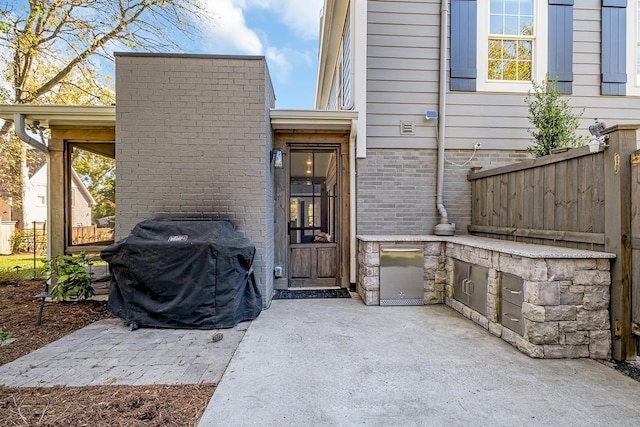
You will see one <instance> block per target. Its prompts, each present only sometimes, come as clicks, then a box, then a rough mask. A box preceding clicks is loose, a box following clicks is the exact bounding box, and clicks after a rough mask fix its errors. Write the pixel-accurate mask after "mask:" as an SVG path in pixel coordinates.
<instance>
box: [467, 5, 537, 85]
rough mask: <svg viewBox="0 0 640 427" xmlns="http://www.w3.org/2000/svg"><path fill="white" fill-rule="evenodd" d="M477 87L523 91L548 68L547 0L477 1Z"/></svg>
mask: <svg viewBox="0 0 640 427" xmlns="http://www.w3.org/2000/svg"><path fill="white" fill-rule="evenodd" d="M477 4H478V39H477V49H478V62H477V70H478V75H477V89H478V90H486V91H498V92H526V91H528V90H529V89H530V88H531V81H532V80H535V81H542V80H543V79H544V77H545V75H546V72H547V8H548V3H547V1H542V0H488V1H478V3H477Z"/></svg>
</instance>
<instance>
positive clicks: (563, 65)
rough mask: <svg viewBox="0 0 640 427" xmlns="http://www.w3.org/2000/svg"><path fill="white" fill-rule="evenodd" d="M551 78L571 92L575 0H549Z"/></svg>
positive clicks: (562, 88) (559, 90) (564, 90)
mask: <svg viewBox="0 0 640 427" xmlns="http://www.w3.org/2000/svg"><path fill="white" fill-rule="evenodd" d="M549 80H557V81H558V92H560V93H566V94H570V93H571V92H572V89H573V88H572V83H573V0H550V1H549Z"/></svg>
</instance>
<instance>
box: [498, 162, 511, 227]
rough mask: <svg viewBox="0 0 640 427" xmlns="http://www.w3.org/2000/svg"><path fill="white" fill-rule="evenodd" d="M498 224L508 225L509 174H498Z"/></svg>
mask: <svg viewBox="0 0 640 427" xmlns="http://www.w3.org/2000/svg"><path fill="white" fill-rule="evenodd" d="M498 216H499V217H500V226H501V227H509V176H508V175H502V176H500V212H498Z"/></svg>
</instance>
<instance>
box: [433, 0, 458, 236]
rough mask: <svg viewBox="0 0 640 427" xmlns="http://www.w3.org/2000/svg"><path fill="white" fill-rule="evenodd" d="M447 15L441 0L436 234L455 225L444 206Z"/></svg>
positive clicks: (444, 233) (451, 231)
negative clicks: (438, 216) (438, 214)
mask: <svg viewBox="0 0 640 427" xmlns="http://www.w3.org/2000/svg"><path fill="white" fill-rule="evenodd" d="M448 17H449V0H442V2H441V6H440V99H439V106H438V107H439V110H440V111H439V113H438V117H439V118H438V138H437V139H438V163H437V173H436V208H437V209H438V212H439V213H440V223H439V224H438V225H436V226H435V228H434V230H433V234H435V235H436V236H453V235H454V234H455V232H456V229H455V226H454V225H453V224H451V223H450V222H449V215H448V214H447V209H446V208H445V206H444V200H443V199H444V197H443V194H442V193H443V189H444V149H445V146H446V135H445V131H446V123H445V118H446V110H447V49H448V37H449V32H448Z"/></svg>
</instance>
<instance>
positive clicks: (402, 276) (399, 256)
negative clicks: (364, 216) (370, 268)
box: [380, 245, 424, 305]
mask: <svg viewBox="0 0 640 427" xmlns="http://www.w3.org/2000/svg"><path fill="white" fill-rule="evenodd" d="M380 305H424V248H423V247H422V246H417V245H385V246H380Z"/></svg>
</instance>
